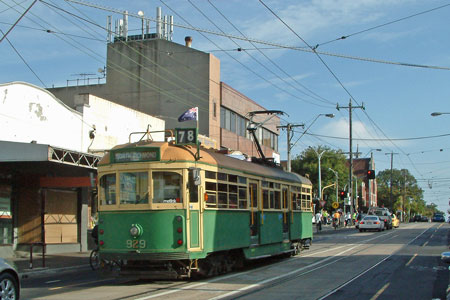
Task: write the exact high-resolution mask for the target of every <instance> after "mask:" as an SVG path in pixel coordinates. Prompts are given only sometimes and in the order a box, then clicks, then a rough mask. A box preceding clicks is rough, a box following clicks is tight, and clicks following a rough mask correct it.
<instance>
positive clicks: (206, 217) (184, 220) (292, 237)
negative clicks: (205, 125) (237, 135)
mask: <svg viewBox="0 0 450 300" xmlns="http://www.w3.org/2000/svg"><path fill="white" fill-rule="evenodd" d="M196 152H197V149H196V148H195V147H191V146H180V145H176V144H175V143H174V142H153V141H141V142H138V143H130V144H125V145H120V146H116V147H115V148H113V149H112V150H110V151H109V153H108V154H107V155H105V156H104V158H103V159H102V160H101V161H100V163H99V165H98V178H99V189H98V193H99V195H98V196H99V197H98V217H99V219H98V222H99V224H98V225H99V227H98V230H99V255H100V258H101V259H104V260H109V261H116V262H120V274H122V275H131V276H136V277H142V278H167V277H170V278H182V277H190V276H192V275H195V274H199V275H215V274H219V273H223V272H227V271H229V270H231V269H232V268H233V267H236V266H239V265H241V264H242V263H243V262H244V261H245V260H251V259H257V258H262V257H267V256H273V255H280V254H293V255H294V254H296V253H297V252H298V251H299V250H300V249H301V248H302V247H304V246H305V245H308V244H309V243H310V242H311V239H312V222H311V219H312V209H311V188H312V186H311V182H310V181H309V180H308V179H307V178H305V177H302V176H300V175H297V174H295V173H288V172H285V171H283V170H281V169H279V168H275V167H269V166H265V165H261V164H257V163H252V162H248V161H243V160H239V159H236V158H232V157H229V156H227V155H224V154H221V153H218V152H216V151H215V150H206V149H201V150H200V153H199V154H200V155H199V157H197V156H196Z"/></svg>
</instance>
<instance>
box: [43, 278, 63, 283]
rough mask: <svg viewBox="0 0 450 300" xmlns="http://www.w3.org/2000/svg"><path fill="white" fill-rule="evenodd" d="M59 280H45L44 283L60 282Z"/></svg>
mask: <svg viewBox="0 0 450 300" xmlns="http://www.w3.org/2000/svg"><path fill="white" fill-rule="evenodd" d="M60 281H61V280H59V279H58V280H50V281H46V282H45V283H46V284H50V283H55V282H60Z"/></svg>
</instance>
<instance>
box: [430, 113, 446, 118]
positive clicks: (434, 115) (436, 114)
mask: <svg viewBox="0 0 450 300" xmlns="http://www.w3.org/2000/svg"><path fill="white" fill-rule="evenodd" d="M440 115H450V112H434V113H431V116H432V117H437V116H440Z"/></svg>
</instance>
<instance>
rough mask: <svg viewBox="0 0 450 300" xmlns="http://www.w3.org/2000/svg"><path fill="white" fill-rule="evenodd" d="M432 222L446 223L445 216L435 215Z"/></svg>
mask: <svg viewBox="0 0 450 300" xmlns="http://www.w3.org/2000/svg"><path fill="white" fill-rule="evenodd" d="M431 221H432V222H445V218H444V215H441V214H434V216H433V218H432V219H431Z"/></svg>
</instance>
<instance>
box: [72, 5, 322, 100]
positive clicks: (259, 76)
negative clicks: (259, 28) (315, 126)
mask: <svg viewBox="0 0 450 300" xmlns="http://www.w3.org/2000/svg"><path fill="white" fill-rule="evenodd" d="M70 1H73V0H70ZM160 2H161V3H162V4H163V5H164V6H166V7H167V8H168V9H169V10H171V11H172V12H173V13H174V14H175V15H177V17H178V18H180V19H181V20H183V21H184V22H186V24H188V25H189V26H191V27H192V25H191V24H190V23H189V22H188V21H187V20H186V19H185V18H183V16H181V15H180V14H179V13H177V12H176V11H175V10H174V9H173V8H172V7H170V6H169V5H167V4H166V3H165V2H164V1H163V0H160ZM199 33H200V34H201V35H202V36H203V37H204V38H205V39H207V40H208V41H210V42H211V43H212V44H214V45H215V46H216V47H217V48H219V49H222V48H221V47H220V46H219V45H218V44H217V43H215V42H214V41H213V40H211V39H210V38H209V37H207V36H206V35H205V34H203V33H202V32H200V31H199ZM225 53H226V54H227V55H228V56H229V57H230V58H231V59H233V60H234V61H236V62H237V63H238V64H240V65H241V66H242V67H243V68H245V69H246V70H248V71H249V72H251V73H253V74H254V75H255V76H257V77H258V78H260V79H262V80H263V81H265V82H267V83H268V84H270V85H272V86H273V87H275V88H276V89H278V90H280V91H281V92H283V93H286V94H288V95H290V96H291V97H294V98H296V99H299V100H301V101H304V102H307V103H310V104H313V105H316V106H320V107H329V106H324V105H320V104H317V103H314V102H310V101H308V100H305V99H303V98H300V97H298V96H297V95H294V94H292V93H290V92H288V91H286V90H284V89H282V88H281V87H279V86H277V85H276V84H274V83H273V82H271V81H270V80H268V79H267V78H264V77H263V76H261V75H260V74H258V73H256V72H255V71H254V70H252V69H251V68H249V67H247V66H246V65H244V64H243V63H242V62H240V61H239V60H238V59H237V58H235V57H233V56H232V55H230V54H229V53H227V52H225Z"/></svg>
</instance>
